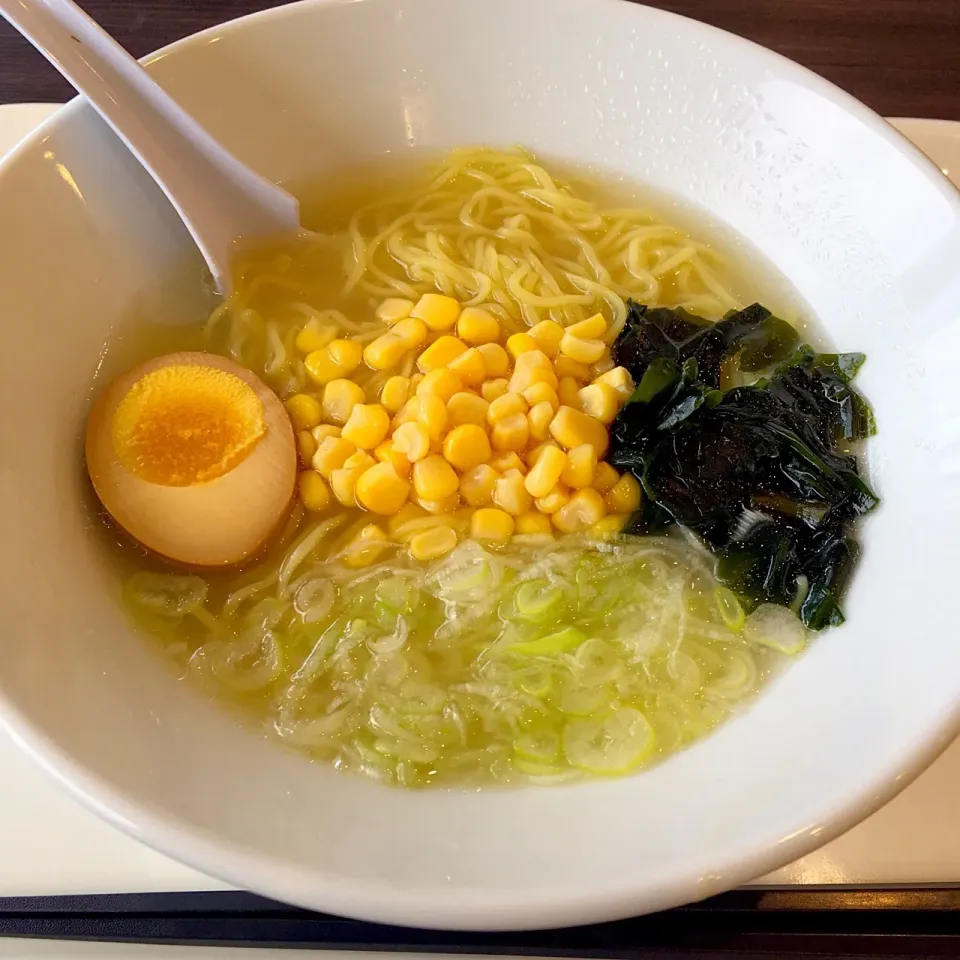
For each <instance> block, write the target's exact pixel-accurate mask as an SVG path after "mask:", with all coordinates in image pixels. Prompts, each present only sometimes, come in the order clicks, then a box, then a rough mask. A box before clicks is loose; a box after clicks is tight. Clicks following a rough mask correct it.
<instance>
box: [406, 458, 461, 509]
mask: <svg viewBox="0 0 960 960" xmlns="http://www.w3.org/2000/svg"><path fill="white" fill-rule="evenodd" d="M413 488H414V490H416V491H417V496H418V497H420V498H421V499H422V500H442V499H443V498H444V497H449V496H450V495H451V494H452V493H456V492H457V491H458V490H459V489H460V480H459V478H458V477H457V475H456V473H454V470H453V467H451V466H450V464H449V463H447V461H446V460H444V459H443V457H438V456H436V455H431V456H428V457H424V458H423V459H422V460H418V461H417V462H416V463H415V464H414V465H413Z"/></svg>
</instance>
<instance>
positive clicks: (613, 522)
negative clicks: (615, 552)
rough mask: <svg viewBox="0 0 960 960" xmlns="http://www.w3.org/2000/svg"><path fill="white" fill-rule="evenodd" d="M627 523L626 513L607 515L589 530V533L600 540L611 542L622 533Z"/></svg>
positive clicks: (628, 518)
mask: <svg viewBox="0 0 960 960" xmlns="http://www.w3.org/2000/svg"><path fill="white" fill-rule="evenodd" d="M629 522H630V515H629V514H628V513H608V514H607V516H605V517H604V518H603V519H602V520H598V521H597V522H596V523H595V524H594V525H593V526H592V527H591V528H590V532H591V533H592V534H593V535H594V536H595V537H598V538H599V539H601V540H612V539H614V538H615V537H618V536H619V535H620V534H621V533H622V532H623V528H624V527H625V526H626V525H627V524H628V523H629Z"/></svg>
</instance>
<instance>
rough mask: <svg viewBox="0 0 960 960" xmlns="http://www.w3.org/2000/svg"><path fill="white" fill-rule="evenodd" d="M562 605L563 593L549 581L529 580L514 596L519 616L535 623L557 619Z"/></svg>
mask: <svg viewBox="0 0 960 960" xmlns="http://www.w3.org/2000/svg"><path fill="white" fill-rule="evenodd" d="M562 604H563V591H562V590H561V589H560V588H559V587H558V586H556V585H555V584H552V583H551V582H550V581H549V580H527V581H526V582H525V583H521V584H520V586H519V587H517V590H516V593H514V595H513V606H514V609H515V610H516V612H517V615H518V616H520V617H522V618H523V619H524V620H530V621H532V622H534V623H539V622H541V621H543V620H546V619H547V618H548V617H551V616H553V617H556V615H557V613H559V609H560V607H561V605H562Z"/></svg>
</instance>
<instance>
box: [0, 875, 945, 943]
mask: <svg viewBox="0 0 960 960" xmlns="http://www.w3.org/2000/svg"><path fill="white" fill-rule="evenodd" d="M3 937H25V938H39V939H54V940H81V941H97V942H116V943H152V944H166V945H178V946H191V945H192V946H211V945H216V946H221V947H223V946H245V947H260V948H274V949H276V948H283V947H298V948H301V949H314V950H349V951H376V952H398V953H430V954H469V955H483V956H505V955H514V956H524V957H584V958H590V960H593V958H596V960H632V958H648V957H662V958H664V960H669V958H674V957H678V958H679V957H684V958H686V957H693V956H695V957H698V958H703V960H726V958H735V957H736V958H751V957H773V956H775V957H779V958H789V957H821V958H838V960H839V958H844V957H960V885H956V884H927V885H923V886H911V887H850V886H838V887H817V888H807V887H804V888H796V887H792V888H762V889H761V888H757V889H742V890H737V891H733V892H731V893H726V894H722V895H720V896H717V897H712V898H711V899H709V900H705V901H702V902H700V903H696V904H690V905H688V906H684V907H678V908H677V909H674V910H668V911H664V912H662V913H657V914H652V915H650V916H645V917H637V918H634V919H631V920H623V921H618V922H615V923H604V924H597V925H593V926H585V927H573V928H568V929H561V930H540V931H529V932H513V933H462V932H448V931H436V930H419V929H408V928H402V927H393V926H385V925H379V924H371V923H364V922H361V921H357V920H349V919H345V918H341V917H333V916H328V915H325V914H318V913H310V912H309V911H306V910H300V909H297V908H295V907H289V906H286V905H284V904H281V903H277V902H274V901H271V900H266V899H263V898H262V897H258V896H255V895H254V894H250V893H242V892H239V891H222V892H218V891H212V892H197V893H191V892H187V893H139V894H99V895H97V894H93V895H79V896H53V897H44V896H39V897H0V938H3Z"/></svg>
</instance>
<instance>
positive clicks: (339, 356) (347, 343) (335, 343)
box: [327, 340, 363, 377]
mask: <svg viewBox="0 0 960 960" xmlns="http://www.w3.org/2000/svg"><path fill="white" fill-rule="evenodd" d="M327 353H329V354H330V358H331V359H332V360H333V362H334V363H335V364H337V366H339V367H340V368H341V369H342V370H343V371H344V373H342V374H341V376H344V377H345V376H347V375H348V374H351V373H353V371H354V370H356V369H357V367H359V366H360V361H361V360H362V359H363V347H361V346H360V344H359V343H356V342H355V341H353V340H331V341H330V343H328V344H327Z"/></svg>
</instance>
